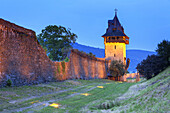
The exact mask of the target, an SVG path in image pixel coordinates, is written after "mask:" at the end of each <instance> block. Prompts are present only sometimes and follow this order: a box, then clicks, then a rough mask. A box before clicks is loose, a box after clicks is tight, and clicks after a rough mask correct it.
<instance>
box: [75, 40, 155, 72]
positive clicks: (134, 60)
mask: <svg viewBox="0 0 170 113" xmlns="http://www.w3.org/2000/svg"><path fill="white" fill-rule="evenodd" d="M73 48H74V49H78V50H79V51H84V52H86V53H89V52H92V53H93V54H94V55H96V57H99V58H104V49H100V48H95V47H90V46H85V45H81V44H78V43H75V44H73ZM126 52H127V53H126V55H127V58H129V59H130V66H129V69H128V71H129V72H136V69H135V68H136V66H137V64H138V63H140V62H141V61H142V60H143V59H145V58H146V57H147V56H148V55H152V54H156V52H151V51H145V50H127V51H126Z"/></svg>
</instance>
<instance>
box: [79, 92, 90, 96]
mask: <svg viewBox="0 0 170 113" xmlns="http://www.w3.org/2000/svg"><path fill="white" fill-rule="evenodd" d="M81 95H84V96H89V95H91V94H89V93H82V94H81Z"/></svg>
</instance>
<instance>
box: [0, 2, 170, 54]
mask: <svg viewBox="0 0 170 113" xmlns="http://www.w3.org/2000/svg"><path fill="white" fill-rule="evenodd" d="M115 8H117V9H118V18H119V21H120V22H121V24H122V25H123V27H124V29H125V33H126V34H127V36H129V37H130V44H129V45H128V46H127V49H141V50H149V51H154V50H155V49H156V47H157V44H158V43H160V42H161V41H162V40H163V39H166V40H170V0H0V18H3V19H5V20H8V21H10V22H12V23H16V24H17V25H20V26H23V27H25V28H28V29H32V30H34V31H35V32H36V34H39V33H40V32H41V30H42V29H44V28H45V27H46V26H48V25H62V26H64V27H66V28H71V31H72V32H74V33H76V34H77V35H78V40H77V42H78V43H80V44H84V45H88V46H93V47H98V48H104V40H103V38H102V37H101V36H102V35H103V34H104V33H105V31H106V28H107V24H108V23H107V22H108V20H110V19H113V18H114V14H115V13H114V9H115Z"/></svg>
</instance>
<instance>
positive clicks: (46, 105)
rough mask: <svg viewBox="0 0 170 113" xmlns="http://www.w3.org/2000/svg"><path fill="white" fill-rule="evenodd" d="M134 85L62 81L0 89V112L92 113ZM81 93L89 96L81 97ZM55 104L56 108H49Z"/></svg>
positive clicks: (100, 81) (112, 82) (98, 80)
mask: <svg viewBox="0 0 170 113" xmlns="http://www.w3.org/2000/svg"><path fill="white" fill-rule="evenodd" d="M133 84H135V83H119V82H114V81H110V80H105V79H95V80H66V81H64V82H53V83H48V84H39V85H33V86H21V87H11V88H1V89H0V112H23V113H26V112H35V113H37V112H40V113H54V112H59V113H64V112H69V113H77V112H86V111H89V110H90V111H93V109H95V107H96V106H98V105H100V104H101V103H103V102H106V101H108V100H109V101H113V100H114V99H115V98H117V97H119V96H121V95H122V94H124V93H125V92H126V91H127V90H128V88H129V87H130V86H131V85H133ZM84 93H87V94H89V95H88V96H87V95H82V94H84ZM53 103H56V104H59V107H58V108H55V107H52V106H50V105H51V104H53Z"/></svg>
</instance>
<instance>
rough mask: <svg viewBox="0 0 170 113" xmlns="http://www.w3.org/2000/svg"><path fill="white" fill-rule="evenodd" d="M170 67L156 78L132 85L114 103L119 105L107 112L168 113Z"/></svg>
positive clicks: (106, 111) (169, 109)
mask: <svg viewBox="0 0 170 113" xmlns="http://www.w3.org/2000/svg"><path fill="white" fill-rule="evenodd" d="M169 81H170V67H168V68H167V69H166V70H164V71H163V72H161V73H159V74H158V75H157V76H156V77H154V78H152V79H150V80H148V81H145V82H142V83H139V84H136V85H133V86H131V87H130V88H129V90H128V91H127V92H126V93H125V94H123V95H122V96H120V97H118V98H117V99H115V100H114V101H117V102H119V105H117V106H114V107H112V108H111V109H108V110H101V111H102V112H105V113H108V112H113V113H119V112H121V113H124V112H127V113H129V112H134V113H158V112H159V113H169V112H170V107H169V102H170V82H169Z"/></svg>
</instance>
